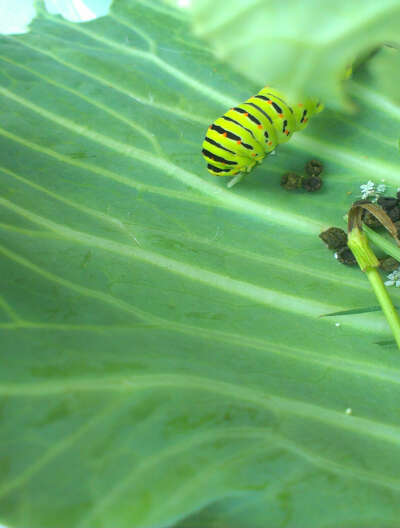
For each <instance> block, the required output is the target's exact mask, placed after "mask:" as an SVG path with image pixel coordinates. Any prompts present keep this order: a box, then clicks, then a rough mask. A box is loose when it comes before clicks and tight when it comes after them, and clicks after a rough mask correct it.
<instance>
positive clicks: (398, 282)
mask: <svg viewBox="0 0 400 528" xmlns="http://www.w3.org/2000/svg"><path fill="white" fill-rule="evenodd" d="M387 278H388V279H389V280H387V281H385V286H396V288H400V266H399V267H398V268H397V270H394V271H392V273H390V274H389V275H388V277H387Z"/></svg>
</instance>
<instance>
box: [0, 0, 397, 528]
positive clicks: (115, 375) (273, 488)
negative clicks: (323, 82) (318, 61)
mask: <svg viewBox="0 0 400 528" xmlns="http://www.w3.org/2000/svg"><path fill="white" fill-rule="evenodd" d="M288 16H289V15H288ZM0 42H1V48H0V49H1V52H0V61H1V73H0V98H1V108H2V111H1V123H0V148H1V152H2V156H1V162H0V174H1V185H2V195H1V198H0V205H1V219H0V222H1V223H0V236H1V241H0V251H1V255H2V258H1V261H0V266H1V272H0V281H1V292H2V293H1V298H0V308H1V310H0V325H1V332H2V346H1V348H0V353H1V356H2V358H1V364H2V369H1V371H0V395H1V407H0V411H1V428H0V438H1V446H2V447H1V450H0V457H1V459H0V460H1V461H0V464H1V472H0V478H1V482H0V516H1V521H2V522H4V523H6V524H8V525H9V526H13V527H14V526H15V527H29V528H31V527H33V528H36V527H37V528H50V527H51V528H54V526H57V527H58V528H64V527H68V528H71V527H79V528H88V527H93V528H94V527H96V528H98V527H107V528H108V527H110V528H114V527H116V526H117V527H118V528H125V527H127V528H128V527H132V526H135V527H140V528H147V527H148V528H150V527H151V528H154V527H163V526H172V525H178V526H179V525H180V526H181V527H187V528H188V527H189V526H201V527H214V528H215V527H223V526H229V527H230V528H231V527H246V528H258V527H265V526H271V527H272V526H283V525H284V526H286V527H291V528H302V527H304V528H314V527H315V528H321V526H329V527H332V526H340V527H345V526H352V528H354V527H356V526H360V527H361V526H362V527H363V528H368V527H371V528H372V527H374V528H376V527H377V526H379V527H388V526H397V524H398V518H399V514H400V507H399V504H400V501H399V493H400V491H399V490H400V480H399V469H400V468H399V466H400V456H399V451H400V428H399V425H398V424H399V420H398V416H399V414H398V407H399V406H398V401H399V396H400V388H399V382H400V376H399V355H398V353H397V352H395V351H394V350H393V348H392V347H382V346H379V345H377V344H375V343H376V342H378V341H385V340H386V341H388V340H390V337H391V336H390V334H389V332H388V329H387V325H386V322H385V320H384V319H383V316H382V314H379V313H376V312H372V313H363V314H358V315H348V316H340V317H338V318H337V319H335V318H334V317H320V316H321V315H323V314H327V313H332V312H335V311H343V310H352V309H355V308H357V307H365V306H371V305H373V304H374V303H375V301H374V299H373V295H372V292H371V291H370V289H369V286H368V283H367V280H366V279H365V277H364V276H363V275H362V274H361V273H360V272H359V271H358V270H357V269H352V268H346V267H344V266H340V265H339V264H338V263H337V261H336V260H335V259H334V258H333V256H332V253H330V252H329V251H328V250H326V248H325V247H324V246H323V244H322V243H321V241H320V239H319V238H318V234H319V232H320V231H321V230H323V229H325V228H326V227H328V226H330V225H332V224H336V225H338V224H339V225H340V224H341V222H342V216H343V214H344V212H345V211H346V210H347V209H348V206H349V204H350V202H351V201H352V200H353V199H355V198H357V197H358V194H359V185H360V183H364V182H365V181H366V180H367V179H369V178H374V179H376V180H377V181H380V180H381V179H385V181H386V183H387V184H391V185H393V186H397V185H398V184H399V177H398V169H399V153H398V150H397V136H398V124H399V112H398V109H397V107H396V106H395V103H394V102H393V100H392V99H391V96H392V93H390V94H387V93H386V92H384V91H382V90H383V89H382V88H377V86H376V85H374V84H373V82H374V81H373V79H369V74H368V70H364V73H363V72H361V73H359V74H358V75H357V76H356V77H355V78H354V80H352V81H350V82H348V83H346V85H347V86H348V90H349V94H351V96H352V97H353V98H354V101H355V104H356V105H357V108H358V109H359V110H358V113H357V114H356V116H355V117H354V118H353V119H350V118H349V117H348V116H345V115H342V114H339V113H336V112H333V111H330V110H325V111H324V112H322V113H321V114H320V115H319V116H317V117H316V118H315V119H313V120H312V123H311V124H310V126H309V128H308V129H307V130H306V131H305V132H303V133H301V134H297V135H296V137H294V138H293V140H291V142H290V143H289V144H287V145H284V146H282V147H279V149H278V155H277V156H275V157H272V158H270V159H269V160H268V163H267V162H265V163H264V164H263V165H262V166H260V167H259V168H257V170H255V171H254V172H253V173H252V174H251V176H250V177H249V178H248V179H247V180H246V182H245V183H243V184H241V185H238V186H237V187H235V188H234V189H232V190H227V188H226V186H225V181H221V180H220V179H218V178H215V177H213V176H211V175H210V174H208V173H207V171H206V170H205V164H204V160H203V159H202V158H201V155H200V149H201V142H202V139H203V135H204V131H205V129H206V127H207V126H208V125H209V123H210V122H211V121H213V120H214V119H215V118H216V117H217V116H218V115H220V114H222V113H223V112H224V111H225V110H226V108H227V107H229V106H230V105H231V104H232V103H234V102H240V101H243V100H245V98H246V97H248V95H249V94H251V93H254V91H255V90H257V89H259V88H261V86H256V85H253V84H251V83H249V82H247V81H245V80H244V78H243V77H241V76H239V75H238V74H235V73H233V72H232V71H231V70H230V69H229V68H228V67H225V66H224V65H222V64H220V63H218V62H216V61H215V60H214V59H212V56H211V54H210V53H209V52H207V50H205V49H204V48H203V46H202V44H201V43H200V42H199V41H197V40H196V39H195V38H194V37H191V36H190V30H189V23H188V21H187V20H186V18H185V15H184V14H182V13H180V12H178V11H174V10H169V9H167V8H166V7H164V6H162V5H161V4H159V3H156V2H154V3H152V2H143V1H134V2H133V1H131V0H130V1H128V0H119V1H117V2H115V5H114V7H113V9H112V12H111V14H110V15H109V16H107V17H104V18H103V19H99V20H96V21H93V22H90V23H87V24H79V25H77V24H71V23H69V22H66V21H65V20H63V19H61V18H58V17H52V16H50V15H48V14H47V13H45V12H43V11H42V12H41V13H40V15H39V17H38V19H37V20H36V21H35V23H34V24H33V26H32V30H31V33H29V34H27V35H22V36H18V37H14V38H2V39H1V41H0ZM392 60H393V62H391V61H392ZM381 61H382V62H381ZM378 63H379V64H383V63H385V64H386V66H385V71H386V69H387V68H388V66H390V65H392V67H393V68H395V67H396V66H395V65H396V64H397V63H396V62H395V59H394V56H393V52H392V50H390V51H389V50H382V51H381V52H380V53H379V54H378V55H376V56H375V57H374V59H373V64H375V65H376V64H378ZM389 71H390V69H389ZM379 90H381V91H379ZM388 95H389V96H388ZM311 158H319V159H321V160H322V161H323V163H324V165H325V172H324V185H323V188H322V190H321V191H320V192H319V193H316V194H308V193H302V192H299V193H287V192H285V191H284V190H283V189H282V188H281V186H280V185H279V180H280V176H281V175H282V174H283V173H284V172H286V171H288V170H297V171H299V172H301V171H302V170H303V166H304V164H305V162H306V161H307V160H309V159H311ZM395 294H396V295H395V297H396V299H395V302H396V303H399V302H400V301H399V300H398V298H397V297H398V294H397V292H395ZM349 408H350V409H351V414H348V412H346V410H347V409H349Z"/></svg>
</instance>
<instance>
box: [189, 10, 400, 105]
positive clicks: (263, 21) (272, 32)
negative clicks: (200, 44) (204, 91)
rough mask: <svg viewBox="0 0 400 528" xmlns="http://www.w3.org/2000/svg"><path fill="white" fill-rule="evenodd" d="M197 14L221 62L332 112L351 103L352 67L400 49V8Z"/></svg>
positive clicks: (198, 27)
mask: <svg viewBox="0 0 400 528" xmlns="http://www.w3.org/2000/svg"><path fill="white" fill-rule="evenodd" d="M193 12H194V27H195V29H196V32H197V34H198V35H200V36H201V37H202V38H204V39H205V40H206V41H207V42H208V43H209V44H210V46H211V47H212V48H213V49H214V50H215V53H216V54H217V56H218V57H219V58H220V59H223V60H226V61H228V62H229V63H230V64H231V65H232V67H233V68H235V69H236V70H238V71H240V72H241V73H243V74H245V75H246V76H247V77H248V78H249V79H251V80H252V81H254V82H257V83H259V84H260V85H264V84H266V83H270V84H272V85H274V86H277V87H279V88H280V89H282V90H285V91H286V93H287V95H288V96H291V97H292V98H293V99H292V100H296V99H299V98H300V97H301V96H303V95H304V94H305V95H316V96H318V97H320V98H322V99H324V100H325V101H326V103H327V104H329V105H330V107H331V108H333V107H336V108H339V107H340V106H341V105H343V104H344V102H345V101H344V98H343V95H342V90H341V80H342V79H343V77H344V75H345V71H346V68H347V67H348V66H349V65H352V64H353V63H354V62H355V61H356V62H357V60H359V59H360V58H362V57H363V55H365V54H367V55H368V54H369V53H370V52H371V50H373V49H374V47H376V46H380V45H381V44H382V42H385V41H394V42H397V43H398V44H399V43H400V36H399V27H400V4H399V2H398V0H381V1H380V2H376V1H375V0H364V1H363V2H349V1H348V0H336V1H335V2H332V1H331V0H304V1H303V2H299V1H298V0H289V1H286V2H281V1H279V0H231V1H230V2H229V5H227V2H226V1H225V0H193ZM210 13H212V16H210ZM356 58H357V59H356Z"/></svg>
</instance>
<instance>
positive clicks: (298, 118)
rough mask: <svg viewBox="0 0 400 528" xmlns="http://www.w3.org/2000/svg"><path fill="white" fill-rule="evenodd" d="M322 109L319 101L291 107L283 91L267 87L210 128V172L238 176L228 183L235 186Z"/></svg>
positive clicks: (207, 143)
mask: <svg viewBox="0 0 400 528" xmlns="http://www.w3.org/2000/svg"><path fill="white" fill-rule="evenodd" d="M322 109H323V104H322V103H321V102H320V101H318V100H317V99H315V98H309V99H306V100H305V101H304V102H302V103H298V104H296V105H294V106H291V105H289V104H288V103H287V101H286V98H285V96H284V95H283V94H282V93H281V92H279V91H278V90H274V89H273V88H270V87H269V86H266V87H265V88H263V89H262V90H261V91H260V92H258V94H257V95H254V96H253V97H250V99H247V101H246V102H244V103H242V104H239V105H238V106H235V107H234V108H231V109H230V110H228V111H227V112H226V113H225V114H224V115H223V116H222V117H219V118H218V119H216V120H215V121H214V123H212V124H211V125H210V126H209V128H208V130H207V132H206V136H205V138H204V141H203V149H202V154H203V156H204V158H205V160H206V162H207V169H208V171H209V172H210V173H211V174H214V175H215V176H234V178H233V179H232V180H231V181H230V182H229V183H228V187H232V186H233V185H235V184H236V183H237V182H238V181H240V180H241V179H242V178H243V176H244V174H245V173H248V172H250V171H251V170H252V169H253V168H254V167H255V166H256V165H257V163H261V162H262V160H263V159H264V158H265V156H266V155H268V154H270V153H271V152H272V151H273V150H274V149H275V147H276V146H277V145H279V144H280V143H285V142H286V141H289V139H290V138H291V137H292V135H293V133H294V132H297V131H299V130H302V129H303V128H305V127H306V126H307V124H308V122H309V119H310V117H312V116H313V115H314V114H317V113H319V112H320V111H321V110H322Z"/></svg>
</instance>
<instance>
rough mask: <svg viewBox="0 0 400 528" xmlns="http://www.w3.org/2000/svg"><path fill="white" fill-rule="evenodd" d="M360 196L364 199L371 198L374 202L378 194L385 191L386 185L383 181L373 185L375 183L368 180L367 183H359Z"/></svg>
mask: <svg viewBox="0 0 400 528" xmlns="http://www.w3.org/2000/svg"><path fill="white" fill-rule="evenodd" d="M360 190H361V198H362V199H363V200H366V199H367V198H372V201H373V202H376V201H377V199H378V198H379V195H380V194H383V193H384V192H385V191H386V185H385V184H384V183H379V184H378V185H377V186H376V187H375V183H374V182H373V181H371V180H369V181H368V182H367V183H364V184H363V185H360Z"/></svg>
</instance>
